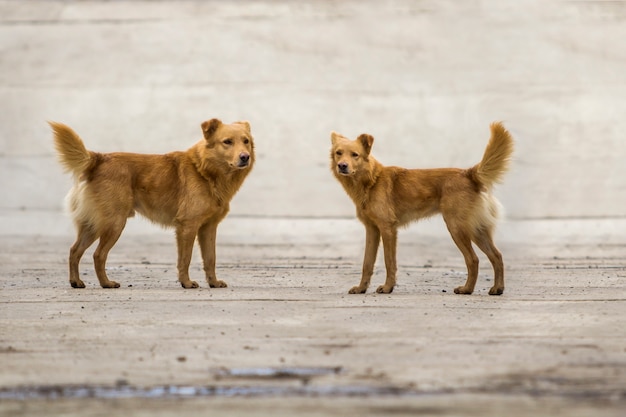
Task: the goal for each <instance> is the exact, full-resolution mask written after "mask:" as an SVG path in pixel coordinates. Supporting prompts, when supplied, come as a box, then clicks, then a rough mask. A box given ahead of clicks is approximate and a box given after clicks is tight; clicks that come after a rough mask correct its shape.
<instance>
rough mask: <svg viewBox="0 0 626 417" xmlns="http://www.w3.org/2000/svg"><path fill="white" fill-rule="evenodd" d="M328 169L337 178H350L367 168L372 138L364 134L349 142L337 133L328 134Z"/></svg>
mask: <svg viewBox="0 0 626 417" xmlns="http://www.w3.org/2000/svg"><path fill="white" fill-rule="evenodd" d="M330 140H331V142H332V147H331V150H330V168H331V169H332V170H333V172H334V173H335V174H336V175H338V176H351V175H355V174H357V173H359V172H360V171H362V170H363V169H367V168H368V167H369V156H370V151H371V150H372V144H373V143H374V138H373V137H372V136H371V135H368V134H366V133H364V134H362V135H360V136H359V137H358V138H356V140H350V139H348V138H346V137H345V136H342V135H340V134H339V133H336V132H332V133H331V134H330Z"/></svg>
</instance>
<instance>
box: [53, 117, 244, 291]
mask: <svg viewBox="0 0 626 417" xmlns="http://www.w3.org/2000/svg"><path fill="white" fill-rule="evenodd" d="M50 126H51V127H52V129H53V132H54V143H55V146H56V150H57V152H58V154H59V159H60V161H61V163H62V164H63V166H64V167H65V169H66V170H67V171H70V172H72V173H73V174H74V179H75V183H74V187H73V188H72V190H71V191H70V193H69V194H68V196H67V201H68V206H69V210H70V212H71V214H72V217H73V220H74V223H75V225H76V229H77V234H78V237H77V239H76V242H75V243H74V245H73V246H72V248H71V249H70V256H69V270H70V272H69V275H70V284H71V286H72V287H74V288H84V287H85V284H84V283H83V281H81V279H80V278H79V275H78V264H79V262H80V259H81V257H82V256H83V253H84V252H85V250H86V249H87V248H88V247H89V246H91V244H92V243H93V242H95V241H96V240H97V239H100V241H99V243H98V247H97V248H96V250H95V252H94V254H93V258H94V267H95V270H96V275H97V277H98V280H99V281H100V285H101V286H102V287H103V288H117V287H119V286H120V285H119V284H118V283H117V282H115V281H111V280H109V278H108V277H107V274H106V271H105V264H106V260H107V255H108V253H109V251H110V250H111V248H112V247H113V245H115V242H117V239H118V238H119V237H120V234H121V233H122V230H124V226H125V225H126V219H127V218H129V217H133V216H134V214H135V212H139V213H140V214H142V215H143V216H145V217H146V218H148V219H149V220H151V221H153V222H154V223H157V224H159V225H162V226H173V227H174V228H175V229H176V242H177V245H178V262H177V267H178V279H179V281H180V283H181V285H182V286H183V287H184V288H197V287H198V283H197V282H195V281H192V280H191V279H189V263H190V262H191V254H192V251H193V245H194V241H195V239H196V236H197V237H198V242H199V244H200V249H201V251H202V259H203V261H204V271H205V274H206V280H207V282H208V284H209V286H210V287H226V283H225V282H223V281H219V280H218V279H217V277H216V276H215V238H216V233H217V225H218V224H219V222H220V221H221V220H222V219H223V218H224V217H226V214H227V213H228V210H229V203H230V200H231V199H232V198H233V196H234V195H235V193H236V192H237V190H239V187H241V185H242V183H243V181H244V179H245V178H246V176H247V175H248V174H249V173H250V170H251V169H252V166H253V165H254V144H253V139H252V135H251V133H250V124H249V123H248V122H235V123H233V124H223V123H222V122H221V121H219V120H217V119H211V120H208V121H206V122H204V123H202V133H203V135H204V139H202V140H200V141H199V142H197V143H196V144H195V145H194V146H192V147H191V148H189V149H188V150H187V151H184V152H171V153H168V154H165V155H143V154H133V153H121V152H116V153H97V152H92V151H88V150H87V149H86V148H85V145H84V144H83V142H82V140H81V139H80V138H79V137H78V135H77V134H76V133H75V132H74V131H73V130H72V129H70V128H69V127H68V126H65V125H63V124H60V123H54V122H51V123H50Z"/></svg>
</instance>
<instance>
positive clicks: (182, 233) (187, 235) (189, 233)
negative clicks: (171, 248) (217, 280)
mask: <svg viewBox="0 0 626 417" xmlns="http://www.w3.org/2000/svg"><path fill="white" fill-rule="evenodd" d="M196 232H197V229H196V228H195V227H193V226H190V225H188V224H183V225H179V226H178V227H177V228H176V244H177V247H178V262H177V264H176V267H177V268H178V280H179V281H180V285H182V286H183V288H198V283H197V282H196V281H192V280H191V279H189V264H190V263H191V254H192V252H193V242H194V240H195V239H196Z"/></svg>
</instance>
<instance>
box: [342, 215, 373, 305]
mask: <svg viewBox="0 0 626 417" xmlns="http://www.w3.org/2000/svg"><path fill="white" fill-rule="evenodd" d="M379 245H380V231H379V230H378V227H376V226H375V225H373V224H370V225H365V255H364V256H363V273H362V275H361V283H360V284H359V285H357V286H356V287H352V288H351V289H350V291H349V293H350V294H363V293H365V292H366V291H367V288H368V287H369V286H370V280H371V279H372V275H373V274H374V264H375V263H376V254H377V253H378V246H379Z"/></svg>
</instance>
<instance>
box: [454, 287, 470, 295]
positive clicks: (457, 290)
mask: <svg viewBox="0 0 626 417" xmlns="http://www.w3.org/2000/svg"><path fill="white" fill-rule="evenodd" d="M472 292H473V291H472V290H470V289H469V288H465V287H464V286H463V287H456V288H455V289H454V293H455V294H467V295H469V294H471V293H472Z"/></svg>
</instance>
